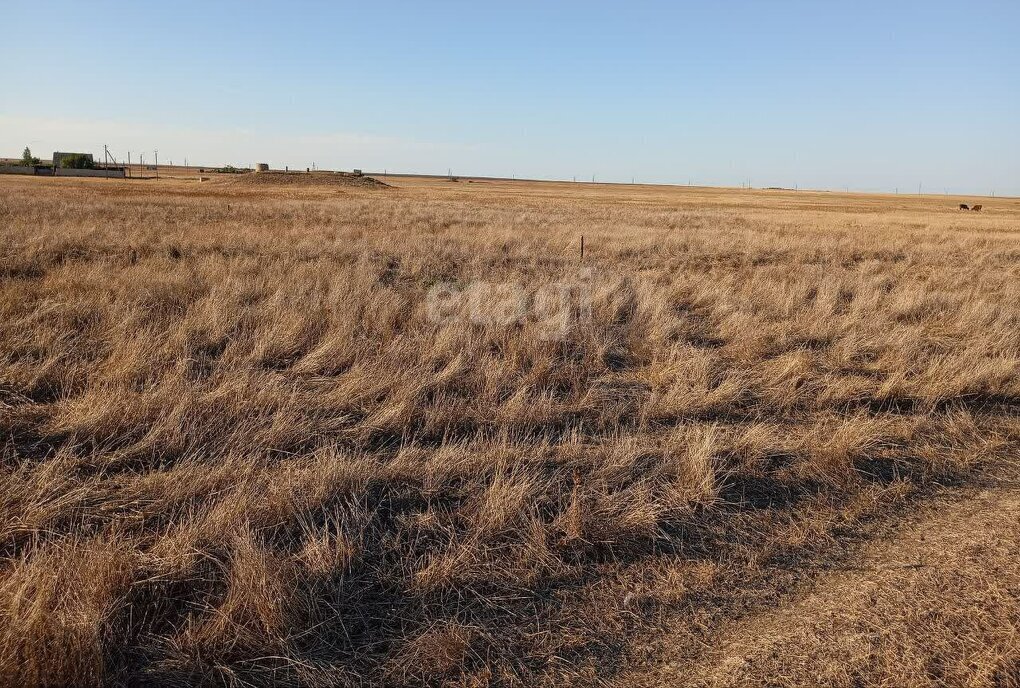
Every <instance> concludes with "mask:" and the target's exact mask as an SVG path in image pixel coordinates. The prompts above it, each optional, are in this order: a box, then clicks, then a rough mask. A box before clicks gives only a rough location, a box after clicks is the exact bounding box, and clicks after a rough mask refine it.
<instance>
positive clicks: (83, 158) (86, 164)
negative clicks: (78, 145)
mask: <svg viewBox="0 0 1020 688" xmlns="http://www.w3.org/2000/svg"><path fill="white" fill-rule="evenodd" d="M60 166H61V167H63V168H65V169H72V170H92V169H95V167H96V163H94V162H93V161H92V158H90V157H89V156H87V155H85V154H83V153H74V154H73V155H65V156H64V157H62V158H61V159H60Z"/></svg>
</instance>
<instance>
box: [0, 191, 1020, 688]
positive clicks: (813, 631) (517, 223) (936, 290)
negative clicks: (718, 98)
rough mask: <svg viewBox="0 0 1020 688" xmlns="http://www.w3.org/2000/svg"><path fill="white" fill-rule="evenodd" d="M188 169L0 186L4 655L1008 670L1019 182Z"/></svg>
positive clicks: (408, 672)
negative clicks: (1006, 192)
mask: <svg viewBox="0 0 1020 688" xmlns="http://www.w3.org/2000/svg"><path fill="white" fill-rule="evenodd" d="M192 177H193V175H192ZM214 177H215V178H214V179H212V180H211V181H208V182H202V183H199V182H198V181H196V180H195V179H194V178H187V177H186V176H181V177H179V178H173V177H172V176H171V177H169V178H167V177H166V176H165V175H164V178H162V179H160V180H158V181H156V180H101V179H88V180H84V179H83V180H74V179H45V178H24V179H23V178H14V177H6V178H5V177H0V452H2V453H0V471H2V473H0V475H2V478H0V480H2V482H0V683H3V684H5V685H46V686H61V685H66V686H71V685H75V686H84V685H151V684H156V685H176V686H187V685H195V684H202V685H229V686H246V685H255V686H268V685H293V686H347V685H350V686H355V685H394V686H404V685H408V686H413V685H437V684H446V685H464V686H487V685H498V686H541V685H557V686H574V685H576V686H593V685H621V686H638V685H649V686H666V685H685V684H691V685H717V686H722V685H762V686H764V685H769V686H784V685H789V686H800V685H812V684H824V685H838V686H847V687H850V686H878V685H886V686H887V685H896V686H940V685H969V686H1004V685H1005V686H1008V685H1014V686H1016V685H1020V525H1018V523H1020V497H1018V493H1017V487H1016V486H1017V485H1018V477H1020V475H1018V474H1020V465H1018V457H1020V201H1017V200H1009V199H980V200H978V202H981V203H983V205H984V209H983V210H982V211H981V212H980V213H974V212H964V211H959V210H957V205H958V203H961V202H968V203H970V202H974V201H975V200H977V199H970V198H943V197H916V196H894V195H888V196H864V195H846V194H830V193H812V192H783V191H752V190H710V189H698V188H669V187H652V186H640V185H638V186H610V185H592V184H563V183H524V182H499V181H493V180H461V181H459V182H451V181H447V180H437V179H422V178H403V179H400V178H393V177H391V178H388V179H387V180H386V181H387V182H388V183H389V184H390V185H391V188H379V189H369V188H353V187H352V188H346V187H343V186H337V185H335V184H300V185H298V184H293V185H286V186H275V185H272V184H268V185H267V184H246V183H238V182H237V181H236V180H233V179H225V178H223V177H225V175H224V176H220V175H216V176H214ZM582 234H583V235H584V237H585V256H584V259H583V262H582V261H581V259H580V256H579V240H580V236H581V235H582ZM437 295H439V296H442V297H443V298H444V299H445V300H443V301H442V302H441V303H439V306H437V298H438V296H437ZM550 295H552V297H557V295H561V296H563V299H564V300H563V301H562V302H557V301H555V298H553V301H554V302H555V303H553V305H552V306H550V304H549V298H550ZM564 304H565V305H564ZM437 308H438V310H437ZM439 311H441V312H439Z"/></svg>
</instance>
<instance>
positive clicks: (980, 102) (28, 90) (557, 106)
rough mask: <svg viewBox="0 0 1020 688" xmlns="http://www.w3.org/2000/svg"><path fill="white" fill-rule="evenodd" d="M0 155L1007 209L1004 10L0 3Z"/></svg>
mask: <svg viewBox="0 0 1020 688" xmlns="http://www.w3.org/2000/svg"><path fill="white" fill-rule="evenodd" d="M0 18H2V19H3V21H2V25H3V26H4V29H5V30H4V44H5V45H4V57H3V59H0V155H7V156H12V155H19V154H20V152H21V149H22V148H23V147H24V146H25V145H31V146H32V147H33V149H34V150H35V152H36V154H37V155H41V157H49V153H50V152H52V151H53V150H54V149H71V150H92V151H101V150H102V145H103V144H104V143H105V144H109V146H110V149H111V150H112V151H114V152H115V154H117V155H118V156H119V157H123V156H124V155H125V154H126V152H127V151H129V150H130V151H132V155H133V156H134V157H136V156H137V155H138V152H139V151H143V150H144V151H147V152H148V153H147V156H148V157H149V158H150V159H151V156H152V151H153V150H154V149H159V151H160V153H159V155H160V160H161V161H163V160H166V161H169V160H171V159H172V160H173V161H174V162H183V160H184V159H185V158H186V157H187V158H188V161H189V163H193V164H209V165H212V164H217V165H218V164H225V163H233V164H237V165H241V164H250V163H253V162H262V161H265V162H269V163H271V164H272V165H273V166H280V167H282V166H284V165H289V166H291V167H297V168H304V167H306V166H309V165H311V164H312V163H313V162H314V163H316V164H317V165H318V166H320V167H326V168H343V169H349V168H353V167H360V168H364V169H384V168H385V169H389V170H400V171H408V172H445V171H446V170H447V169H448V168H452V169H453V170H454V172H455V173H460V174H464V175H468V174H483V175H498V176H502V175H507V176H509V175H511V174H514V175H517V176H519V177H537V178H561V179H570V178H572V177H573V176H575V175H576V176H577V177H578V178H579V179H581V178H584V179H591V176H592V175H593V174H594V175H596V178H597V179H598V180H600V181H630V179H631V178H632V177H633V178H635V179H636V180H637V181H647V182H667V183H683V184H685V183H688V181H692V182H694V183H696V184H698V183H700V184H714V185H739V184H741V183H743V182H745V181H748V180H749V181H750V183H751V184H752V185H754V186H794V185H798V186H800V187H815V188H833V189H842V188H850V189H857V190H888V191H892V190H894V189H895V188H897V187H898V188H899V189H900V191H901V192H906V191H911V192H915V193H916V191H917V187H918V184H921V185H922V188H923V190H924V191H926V192H932V193H936V192H937V193H942V192H943V191H944V190H947V189H948V190H949V191H950V192H956V193H989V192H992V191H995V192H996V193H998V194H1002V195H1005V194H1011V195H1020V33H1018V31H1020V3H1018V2H1016V0H1012V1H1010V2H967V3H963V2H959V3H947V2H941V1H939V0H932V1H931V2H902V3H879V2H842V3H834V2H822V1H820V0H819V1H815V2H784V1H783V0H773V1H771V2H728V3H709V2H704V3H698V4H694V3H667V2H633V3H621V2H612V3H608V2H607V3H599V2H583V3H582V2H576V3H575V2H549V1H546V2H534V3H533V2H528V1H519V2H513V3H500V4H498V5H493V6H491V7H487V6H485V5H484V4H483V3H480V2H477V0H475V1H474V2H434V3H421V2H402V1H400V0H386V1H385V2H376V3H373V2H370V1H366V0H359V1H358V2H354V3H339V2H336V3H334V2H290V3H281V2H272V3H270V2H208V1H206V2H191V1H187V0H186V1H176V2H170V3H149V2H130V3H129V2H104V1H102V0H98V1H91V2H56V1H50V2H39V1H38V0H35V1H33V2H22V1H21V0H0Z"/></svg>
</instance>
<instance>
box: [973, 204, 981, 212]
mask: <svg viewBox="0 0 1020 688" xmlns="http://www.w3.org/2000/svg"><path fill="white" fill-rule="evenodd" d="M971 210H976V211H978V212H980V211H981V206H979V205H976V206H974V207H973V208H971Z"/></svg>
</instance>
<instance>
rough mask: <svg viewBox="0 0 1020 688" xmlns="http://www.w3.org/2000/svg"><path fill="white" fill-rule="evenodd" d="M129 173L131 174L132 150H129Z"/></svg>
mask: <svg viewBox="0 0 1020 688" xmlns="http://www.w3.org/2000/svg"><path fill="white" fill-rule="evenodd" d="M127 171H128V174H131V151H128V168H127Z"/></svg>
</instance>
